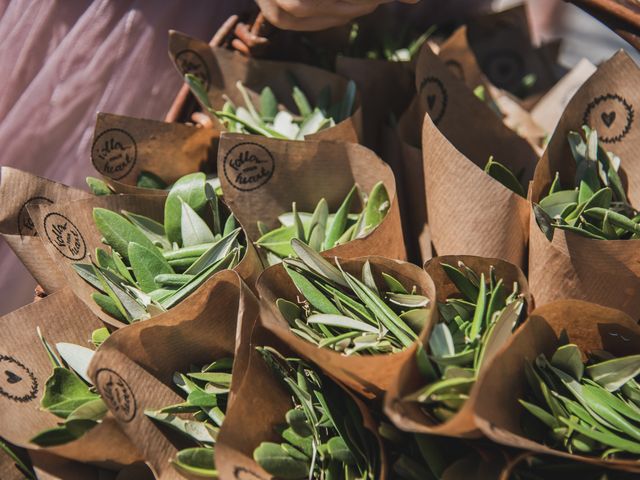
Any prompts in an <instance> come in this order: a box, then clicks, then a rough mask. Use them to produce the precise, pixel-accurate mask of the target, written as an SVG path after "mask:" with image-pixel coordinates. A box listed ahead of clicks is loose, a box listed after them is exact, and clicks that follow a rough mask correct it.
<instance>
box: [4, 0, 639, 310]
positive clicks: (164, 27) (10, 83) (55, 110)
mask: <svg viewBox="0 0 640 480" xmlns="http://www.w3.org/2000/svg"><path fill="white" fill-rule="evenodd" d="M518 3H521V2H517V1H508V0H495V1H493V2H490V1H481V0H480V1H478V0H467V1H464V0H462V1H455V2H452V1H446V0H431V1H430V0H422V2H421V3H420V4H418V5H415V6H414V5H411V6H406V5H405V6H402V8H400V7H399V6H394V5H389V6H386V7H385V8H390V9H397V10H402V11H403V12H405V13H406V12H407V11H409V12H410V14H411V15H412V16H414V15H417V13H418V12H419V13H420V14H421V17H420V18H423V19H424V20H423V21H424V27H425V29H426V28H427V27H428V26H430V25H431V24H432V23H433V21H436V20H434V19H437V21H441V20H443V19H447V18H448V19H453V20H456V15H458V16H459V15H460V12H463V11H464V12H469V11H471V9H474V10H476V11H482V10H485V11H486V10H502V9H505V8H508V7H510V6H513V5H516V4H518ZM253 6H254V5H253V2H252V1H251V0H180V1H177V0H169V1H163V2H150V1H133V0H96V1H81V0H58V1H44V0H42V1H30V0H12V1H9V0H0V40H1V41H0V65H2V68H1V69H0V92H1V94H0V146H2V149H1V153H0V165H3V166H5V165H6V166H12V167H16V168H20V169H22V170H26V171H29V172H32V173H35V174H37V175H41V176H45V177H47V178H50V179H53V180H56V181H59V182H63V183H66V184H69V185H73V186H79V187H83V186H84V179H85V177H86V176H87V175H90V174H92V173H93V172H92V170H93V168H92V166H91V163H90V162H89V151H90V145H91V135H92V132H93V128H94V124H95V115H96V113H97V112H98V111H106V112H112V113H116V114H121V115H129V116H134V117H143V118H151V119H162V118H163V117H164V115H165V113H166V112H167V110H168V109H169V107H170V105H171V103H172V102H173V100H174V97H175V95H176V93H177V92H178V90H179V88H180V86H181V84H182V79H181V78H180V76H179V75H178V74H176V72H175V70H174V67H173V65H172V64H171V61H170V60H169V56H168V54H167V31H168V30H169V29H176V30H180V31H182V32H185V33H187V34H189V35H191V36H194V37H198V38H202V39H207V40H208V39H210V38H211V37H212V36H213V34H214V33H215V31H216V30H217V29H218V27H219V26H220V25H221V24H222V22H224V20H226V19H227V18H228V17H229V16H230V15H231V14H233V13H237V12H241V11H243V10H245V9H247V8H250V7H253ZM528 6H529V13H530V19H531V22H532V28H533V32H534V35H535V40H536V41H538V42H540V41H547V40H550V39H553V38H558V37H561V38H563V40H564V42H563V45H562V50H561V54H560V63H562V64H563V65H564V66H566V67H571V66H573V65H575V64H576V63H577V62H578V61H579V60H580V59H581V58H587V59H589V60H590V61H591V62H592V63H594V64H598V63H599V62H601V61H602V60H605V59H607V58H608V57H610V56H611V55H612V54H613V53H614V52H615V51H616V50H618V49H619V48H626V49H627V51H628V52H629V53H630V54H631V55H632V56H634V59H635V60H636V62H638V63H640V57H639V56H638V52H637V51H636V50H635V49H633V48H631V47H629V46H628V45H627V44H626V43H625V42H624V41H623V40H621V39H620V37H618V36H617V35H616V34H615V33H613V32H611V31H610V30H609V29H608V28H607V27H605V26H603V25H602V24H600V23H599V22H598V21H597V20H594V19H593V18H592V17H590V16H589V15H588V14H586V13H584V12H582V11H581V10H580V9H578V8H577V7H575V6H573V5H571V4H568V3H565V2H563V1H561V0H533V1H531V2H529V5H528ZM34 287H35V282H34V281H33V279H32V278H31V277H30V275H29V274H28V273H27V271H26V270H25V269H24V267H23V266H22V264H21V263H20V262H19V261H18V260H17V258H16V257H15V256H14V254H13V253H12V252H11V250H10V249H9V248H8V246H7V245H6V244H5V243H4V242H1V243H0V292H2V296H1V297H0V314H4V313H7V312H9V311H11V310H14V309H15V308H18V307H20V306H22V305H24V304H26V303H29V302H31V301H32V300H33V291H34Z"/></svg>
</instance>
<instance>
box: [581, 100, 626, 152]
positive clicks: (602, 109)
mask: <svg viewBox="0 0 640 480" xmlns="http://www.w3.org/2000/svg"><path fill="white" fill-rule="evenodd" d="M633 116H634V111H633V106H632V105H631V104H630V103H629V102H628V101H627V100H626V99H624V98H622V97H621V96H620V95H618V94H616V93H607V94H605V95H600V96H599V97H596V98H594V99H593V100H591V102H589V104H588V105H587V108H586V110H585V111H584V116H583V118H582V123H583V124H585V125H589V126H590V127H591V128H595V129H596V131H597V132H598V137H599V139H600V141H601V142H603V143H616V142H619V141H620V140H622V139H623V138H624V136H625V135H626V134H627V133H629V130H630V129H631V125H632V124H633Z"/></svg>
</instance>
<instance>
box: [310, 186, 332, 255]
mask: <svg viewBox="0 0 640 480" xmlns="http://www.w3.org/2000/svg"><path fill="white" fill-rule="evenodd" d="M328 217H329V206H328V205H327V201H326V200H325V199H324V198H321V199H320V201H319V202H318V204H317V205H316V208H315V210H314V211H313V215H312V216H311V222H310V224H309V241H308V244H309V246H310V247H311V248H312V249H313V250H315V251H316V252H319V251H320V250H322V244H323V242H324V237H325V232H326V229H327V218H328Z"/></svg>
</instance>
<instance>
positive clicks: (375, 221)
mask: <svg viewBox="0 0 640 480" xmlns="http://www.w3.org/2000/svg"><path fill="white" fill-rule="evenodd" d="M390 206H391V202H390V200H389V194H388V193H387V189H386V188H385V186H384V183H382V182H378V183H376V184H375V185H374V186H373V188H372V189H371V192H370V193H369V197H368V198H367V204H366V205H365V208H364V212H363V214H364V215H363V221H362V224H361V226H360V229H359V230H358V232H357V233H356V236H357V237H361V236H364V235H366V234H367V233H369V232H371V231H372V230H373V229H374V228H376V227H377V226H378V225H380V223H381V222H382V220H384V217H386V215H387V212H388V211H389V208H390Z"/></svg>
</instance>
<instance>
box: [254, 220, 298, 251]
mask: <svg viewBox="0 0 640 480" xmlns="http://www.w3.org/2000/svg"><path fill="white" fill-rule="evenodd" d="M296 235H297V229H296V227H295V226H294V225H291V226H282V227H279V228H276V229H274V230H271V231H270V232H267V233H266V234H264V235H263V236H261V237H260V238H259V239H258V240H257V241H256V245H257V246H258V247H260V248H264V249H266V250H269V251H270V252H273V253H275V254H276V255H277V256H278V257H280V258H285V257H289V256H293V255H294V254H295V253H294V251H293V249H292V248H291V239H292V238H295V237H296Z"/></svg>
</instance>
